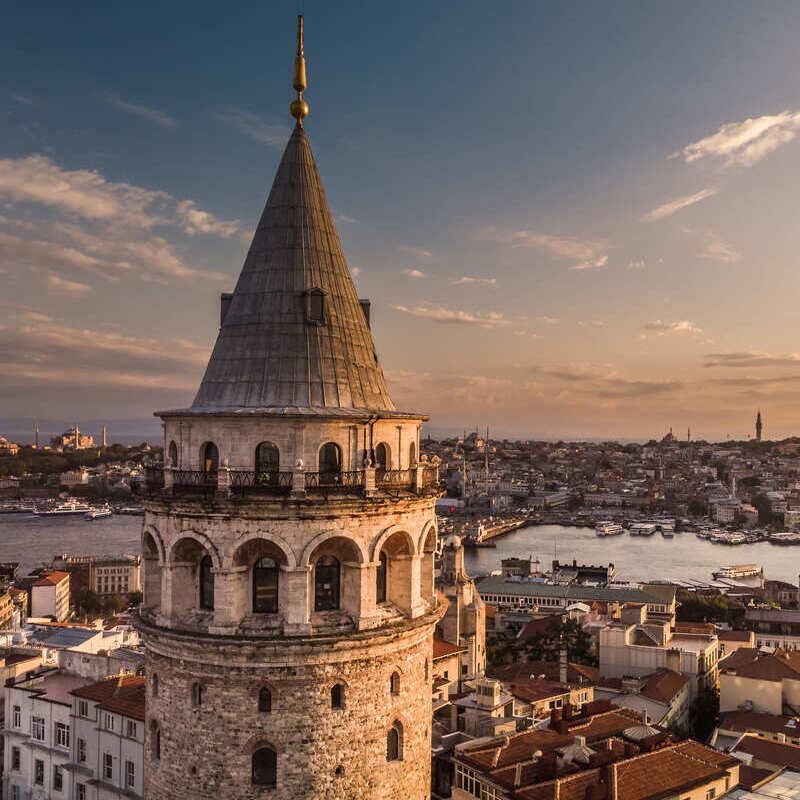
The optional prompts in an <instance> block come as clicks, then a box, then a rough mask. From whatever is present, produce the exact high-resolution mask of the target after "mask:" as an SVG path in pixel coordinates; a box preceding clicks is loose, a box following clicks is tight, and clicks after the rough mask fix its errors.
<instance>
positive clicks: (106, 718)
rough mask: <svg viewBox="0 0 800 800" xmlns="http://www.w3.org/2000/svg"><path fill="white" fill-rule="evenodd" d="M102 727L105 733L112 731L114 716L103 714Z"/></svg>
mask: <svg viewBox="0 0 800 800" xmlns="http://www.w3.org/2000/svg"><path fill="white" fill-rule="evenodd" d="M103 727H104V728H105V729H106V730H107V731H113V730H114V715H113V714H103Z"/></svg>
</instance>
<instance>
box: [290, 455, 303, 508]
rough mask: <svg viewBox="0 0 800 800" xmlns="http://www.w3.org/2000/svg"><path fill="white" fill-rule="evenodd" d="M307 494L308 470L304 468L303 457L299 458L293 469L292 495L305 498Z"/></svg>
mask: <svg viewBox="0 0 800 800" xmlns="http://www.w3.org/2000/svg"><path fill="white" fill-rule="evenodd" d="M305 496H306V472H305V470H304V469H303V459H302V458H298V459H297V463H296V464H295V465H294V469H293V470H292V497H294V498H303V497H305Z"/></svg>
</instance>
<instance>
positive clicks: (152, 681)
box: [150, 673, 158, 697]
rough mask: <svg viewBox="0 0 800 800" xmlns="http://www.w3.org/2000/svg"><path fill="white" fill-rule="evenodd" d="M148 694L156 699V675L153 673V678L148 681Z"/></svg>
mask: <svg viewBox="0 0 800 800" xmlns="http://www.w3.org/2000/svg"><path fill="white" fill-rule="evenodd" d="M150 693H151V694H152V695H153V697H158V675H156V674H155V673H153V677H152V678H151V679H150Z"/></svg>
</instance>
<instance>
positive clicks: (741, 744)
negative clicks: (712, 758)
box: [733, 733, 800, 770]
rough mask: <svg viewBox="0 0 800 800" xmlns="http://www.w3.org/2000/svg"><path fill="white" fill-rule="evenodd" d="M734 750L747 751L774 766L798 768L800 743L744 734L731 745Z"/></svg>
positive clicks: (799, 764) (799, 763)
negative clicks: (774, 740)
mask: <svg viewBox="0 0 800 800" xmlns="http://www.w3.org/2000/svg"><path fill="white" fill-rule="evenodd" d="M733 750H734V751H738V752H740V753H749V754H750V755H752V756H753V757H754V758H755V759H757V760H758V761H763V762H764V763H765V764H772V765H774V766H776V767H791V768H792V769H795V770H800V745H796V744H788V743H784V742H773V741H771V740H770V739H762V738H761V737H760V736H755V735H753V734H747V733H746V734H745V735H744V736H742V738H741V739H740V740H739V741H738V742H737V743H736V745H735V746H734V747H733Z"/></svg>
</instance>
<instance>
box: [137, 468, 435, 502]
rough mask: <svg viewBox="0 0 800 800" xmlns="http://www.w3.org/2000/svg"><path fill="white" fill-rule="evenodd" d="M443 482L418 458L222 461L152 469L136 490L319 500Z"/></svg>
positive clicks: (419, 490)
mask: <svg viewBox="0 0 800 800" xmlns="http://www.w3.org/2000/svg"><path fill="white" fill-rule="evenodd" d="M440 488H441V485H440V480H439V468H438V465H436V464H428V463H426V462H420V463H419V464H418V465H417V466H415V467H412V468H411V469H381V468H374V467H367V468H365V469H361V470H347V471H328V472H318V471H315V472H312V471H306V470H304V469H303V467H296V468H295V469H294V470H292V471H270V472H266V471H264V472H262V471H256V470H252V469H241V468H238V467H229V466H227V465H223V466H221V467H219V468H217V469H216V470H208V471H206V470H197V469H177V468H174V467H169V466H167V467H163V468H161V467H148V468H146V469H145V473H144V476H143V479H141V480H139V481H138V482H136V483H135V484H134V491H135V493H136V494H137V495H140V496H143V497H165V498H166V497H176V498H185V497H192V496H197V497H204V498H207V499H213V498H220V499H227V498H249V499H252V500H259V499H268V498H271V497H274V498H280V497H291V498H292V499H295V500H302V499H304V498H314V499H318V498H320V497H322V498H328V497H330V496H354V497H359V498H370V497H379V498H387V497H392V496H394V497H399V496H404V495H408V494H412V495H413V494H417V495H430V494H438V493H439V491H440Z"/></svg>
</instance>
